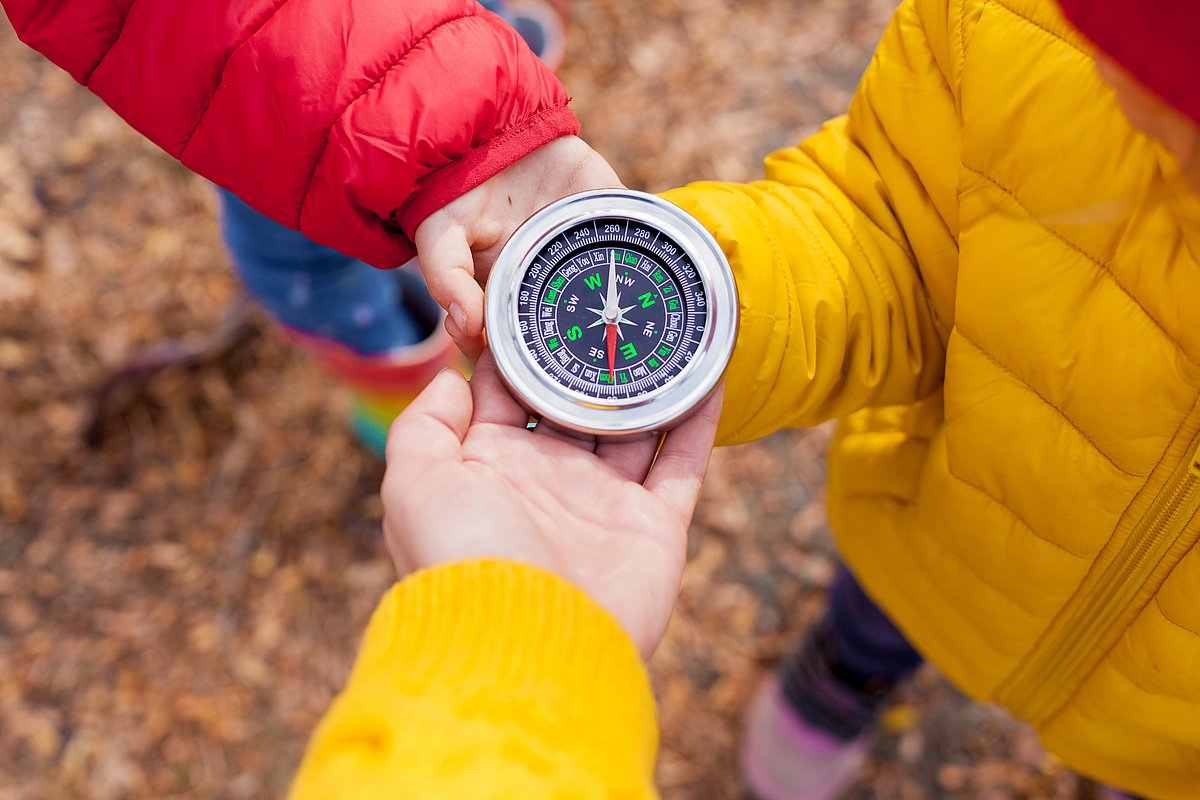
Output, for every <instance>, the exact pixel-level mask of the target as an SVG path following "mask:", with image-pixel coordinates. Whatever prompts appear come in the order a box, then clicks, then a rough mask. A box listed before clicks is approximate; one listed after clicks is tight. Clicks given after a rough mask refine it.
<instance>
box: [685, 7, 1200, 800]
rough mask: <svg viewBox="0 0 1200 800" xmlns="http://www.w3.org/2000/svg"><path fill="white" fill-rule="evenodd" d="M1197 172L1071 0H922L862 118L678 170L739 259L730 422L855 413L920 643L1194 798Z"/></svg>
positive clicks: (833, 517) (896, 577)
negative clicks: (1116, 75) (1149, 129)
mask: <svg viewBox="0 0 1200 800" xmlns="http://www.w3.org/2000/svg"><path fill="white" fill-rule="evenodd" d="M1177 168H1178V165H1177V164H1176V163H1175V162H1174V161H1173V160H1172V159H1171V158H1170V156H1168V155H1166V153H1165V151H1163V150H1161V149H1160V147H1159V146H1158V145H1157V144H1156V143H1154V142H1153V141H1152V140H1151V139H1149V138H1147V137H1146V136H1144V135H1142V134H1140V133H1138V132H1137V131H1136V130H1134V129H1133V128H1132V127H1131V126H1130V125H1129V123H1128V122H1127V121H1126V119H1125V118H1124V116H1123V115H1122V114H1121V112H1120V110H1119V108H1118V106H1117V103H1116V101H1115V99H1114V97H1113V94H1112V93H1111V92H1110V91H1109V90H1108V89H1107V88H1106V87H1105V85H1104V84H1103V83H1102V82H1101V80H1100V79H1099V78H1098V77H1097V75H1096V73H1095V70H1094V67H1093V64H1092V59H1091V56H1090V48H1089V47H1088V45H1087V44H1086V43H1085V42H1084V41H1083V40H1082V39H1081V37H1080V36H1079V35H1078V34H1077V33H1076V32H1074V31H1073V30H1072V29H1071V28H1070V27H1069V26H1068V24H1067V23H1066V22H1065V21H1064V20H1063V19H1062V18H1061V17H1060V15H1059V13H1058V10H1057V8H1056V7H1055V6H1054V5H1053V4H1052V3H1050V2H1039V0H1004V1H1003V2H997V1H995V0H949V1H948V0H910V1H909V2H906V3H905V4H904V6H903V7H902V8H901V9H900V11H899V12H898V13H897V15H896V17H895V19H894V20H893V22H892V24H891V26H890V28H889V30H888V31H887V33H886V34H885V36H884V39H883V41H882V43H881V45H880V47H879V49H878V52H877V54H876V56H875V59H874V61H873V63H872V65H871V66H870V68H869V70H868V72H867V74H866V76H865V78H864V80H863V83H862V86H861V87H860V89H859V91H858V94H857V96H856V97H855V99H854V102H853V104H852V106H851V109H850V113H849V115H848V116H847V117H845V118H843V119H839V120H835V121H834V122H832V123H830V124H829V125H827V126H826V127H825V128H824V129H823V130H822V131H821V132H820V133H819V134H817V135H816V136H814V137H813V138H811V139H809V140H808V141H806V142H804V143H803V144H802V145H801V146H800V147H799V148H796V149H792V150H787V151H784V152H781V153H777V154H775V155H774V156H772V157H771V158H770V159H768V161H767V180H766V181H763V182H759V183H755V184H751V185H749V186H734V185H724V184H712V183H708V184H695V185H693V186H690V187H687V188H685V189H681V190H677V191H675V192H671V193H669V194H668V195H667V196H668V197H669V199H671V200H673V201H674V202H676V203H678V204H680V205H682V206H684V207H685V208H687V209H689V210H690V211H692V212H693V213H694V214H696V215H697V216H698V217H699V218H700V219H701V220H702V221H703V222H704V223H705V224H706V226H707V227H709V228H710V229H711V230H712V231H713V232H714V233H715V234H716V235H717V236H718V237H719V240H720V241H721V243H722V246H723V247H724V249H725V251H726V253H727V254H728V255H729V256H730V258H731V260H732V261H733V263H734V264H735V269H736V270H737V271H738V273H739V286H740V288H741V292H742V313H743V315H744V317H743V319H744V322H743V328H742V331H741V337H740V339H739V343H738V347H737V351H736V353H735V356H734V363H733V364H732V365H731V368H730V380H729V390H728V394H727V396H726V418H725V420H724V423H723V425H724V427H723V438H724V441H726V442H732V441H744V440H748V439H752V438H755V437H758V436H762V435H764V434H767V433H770V432H771V431H774V430H776V429H779V428H783V427H786V426H796V425H809V424H812V423H815V422H817V421H820V420H823V419H826V418H829V417H839V416H841V417H846V418H845V420H844V421H843V422H842V424H841V427H840V429H839V433H838V435H837V438H836V440H835V443H834V447H833V450H832V453H831V456H830V481H829V483H830V485H829V497H828V501H829V515H830V521H831V525H832V527H833V530H834V533H835V536H836V538H837V541H838V545H839V547H840V549H841V551H842V553H843V555H844V557H845V559H846V560H847V562H848V563H849V564H850V566H851V567H852V569H853V570H854V572H855V573H856V574H857V576H858V577H859V578H860V580H861V581H862V583H863V585H864V586H865V587H866V589H867V590H868V591H869V592H870V593H871V594H872V595H873V596H874V597H875V599H876V600H877V601H878V602H879V603H880V605H881V606H882V607H883V608H885V609H886V610H887V612H888V613H889V614H890V615H892V616H893V618H894V619H895V620H896V622H897V624H898V625H899V626H900V627H901V628H902V629H903V630H904V631H905V633H906V634H907V635H908V636H909V637H911V639H912V641H913V643H914V644H915V645H916V646H917V647H918V648H919V649H920V650H921V651H922V652H923V653H924V654H925V655H926V656H927V657H928V658H929V659H930V660H931V661H932V662H934V663H935V664H936V665H937V666H938V667H940V668H941V669H942V670H943V671H944V672H945V673H946V674H947V675H948V676H949V677H950V678H951V679H952V680H954V681H955V682H956V683H957V684H958V685H959V686H961V687H962V688H964V689H965V690H966V691H968V692H969V693H970V694H972V695H973V696H975V697H977V698H980V699H985V700H992V701H996V702H999V703H1002V704H1004V705H1006V706H1008V707H1009V708H1010V709H1012V710H1013V712H1014V713H1016V714H1017V715H1019V716H1020V717H1022V718H1024V719H1027V720H1030V721H1031V722H1032V723H1033V724H1034V725H1036V727H1037V728H1038V730H1039V731H1040V733H1041V735H1042V738H1043V741H1044V742H1045V744H1046V746H1047V747H1048V748H1049V749H1050V750H1051V751H1052V752H1054V753H1055V754H1057V755H1058V756H1060V757H1061V758H1062V759H1063V760H1064V761H1065V762H1066V763H1067V764H1069V765H1072V766H1074V767H1076V768H1078V769H1080V770H1082V771H1084V772H1086V773H1088V774H1091V775H1093V776H1096V777H1098V778H1101V779H1103V780H1106V781H1109V782H1111V783H1113V784H1116V785H1118V786H1122V787H1125V788H1128V789H1131V790H1134V791H1137V792H1140V793H1143V794H1146V795H1148V796H1152V797H1156V798H1160V797H1161V798H1181V800H1182V799H1183V798H1189V799H1193V798H1197V797H1200V549H1197V547H1196V541H1197V536H1198V534H1200V519H1196V516H1197V515H1196V513H1195V512H1196V509H1197V505H1198V504H1200V478H1198V476H1200V463H1198V462H1197V455H1196V450H1197V444H1198V443H1200V405H1198V404H1197V399H1198V394H1200V324H1197V310H1198V309H1200V263H1197V261H1198V257H1200V197H1197V196H1196V195H1194V194H1192V193H1190V192H1189V191H1188V189H1187V187H1186V184H1184V183H1183V182H1182V179H1181V178H1180V177H1179V176H1178V174H1177ZM864 408H865V409H867V410H860V409H864ZM847 415H849V416H847Z"/></svg>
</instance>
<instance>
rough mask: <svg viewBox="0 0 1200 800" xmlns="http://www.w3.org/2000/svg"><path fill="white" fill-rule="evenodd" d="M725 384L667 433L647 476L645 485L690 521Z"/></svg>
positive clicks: (706, 464)
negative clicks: (684, 420) (688, 417)
mask: <svg viewBox="0 0 1200 800" xmlns="http://www.w3.org/2000/svg"><path fill="white" fill-rule="evenodd" d="M724 394H725V387H724V384H722V385H721V386H720V387H718V389H717V390H716V391H715V392H713V394H712V396H711V397H709V398H708V399H707V400H705V401H704V404H703V405H701V406H700V408H698V409H697V410H696V413H695V414H693V415H692V417H691V418H690V419H689V420H687V421H686V422H684V423H683V424H682V425H680V426H679V427H678V428H675V429H674V430H672V431H671V432H669V433H668V434H667V437H666V440H665V441H664V442H663V446H662V448H661V449H660V450H659V451H658V457H657V458H656V459H654V465H653V466H652V467H651V468H650V473H649V474H648V475H647V476H646V483H645V486H646V488H647V489H648V490H649V491H650V492H652V493H653V494H655V495H657V496H658V497H659V498H660V499H661V500H663V501H664V502H666V503H667V505H669V506H671V507H672V508H673V509H675V511H677V512H678V513H679V514H680V516H681V517H682V518H683V519H684V520H685V521H690V520H691V518H692V512H693V511H694V510H695V508H696V501H697V500H698V499H699V498H700V486H701V484H702V483H703V482H704V473H705V471H706V470H707V469H708V457H709V455H710V454H711V453H712V447H713V440H714V439H715V438H716V435H717V423H718V422H719V421H720V418H721V401H722V400H723V399H724Z"/></svg>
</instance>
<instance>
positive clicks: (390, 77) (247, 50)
mask: <svg viewBox="0 0 1200 800" xmlns="http://www.w3.org/2000/svg"><path fill="white" fill-rule="evenodd" d="M0 2H2V3H3V6H4V9H5V11H6V12H7V13H8V17H9V19H10V20H11V21H12V24H13V27H14V28H15V29H16V31H17V35H18V36H19V37H20V38H21V40H22V41H24V42H25V43H26V44H28V45H30V46H31V47H33V48H34V49H36V50H38V51H40V52H41V53H43V54H44V55H45V56H46V57H47V58H49V59H50V60H51V61H53V62H54V63H56V64H58V65H59V66H61V67H62V68H63V69H65V70H67V71H68V72H70V73H71V75H72V76H73V77H74V78H75V80H77V81H79V82H80V83H82V84H83V85H84V86H86V87H87V88H88V89H90V90H91V91H93V92H95V93H96V94H97V95H98V96H99V97H100V98H101V99H103V100H104V102H106V103H108V105H110V106H111V107H112V108H113V109H114V110H115V111H116V112H117V113H118V114H120V115H121V116H122V117H124V118H125V119H126V120H127V121H128V122H129V124H130V125H132V126H133V127H134V128H136V129H137V130H138V131H140V132H141V133H143V134H145V135H146V136H147V137H149V138H150V139H151V140H152V141H154V142H155V143H156V144H158V145H159V146H160V147H162V148H163V149H164V150H166V151H167V152H168V153H170V154H171V155H173V156H175V157H176V158H178V159H179V160H180V161H181V162H183V164H184V165H186V166H187V167H189V168H191V169H192V170H194V171H196V172H198V173H200V174H201V175H204V176H205V177H207V178H209V179H210V180H212V181H214V182H215V183H217V184H220V185H221V186H224V187H226V188H227V189H230V190H231V191H233V192H234V193H235V194H237V195H239V196H240V197H242V198H243V199H244V200H246V202H248V203H249V204H250V205H252V206H254V207H255V208H257V209H259V210H260V211H262V212H263V213H265V214H267V215H269V216H271V217H272V218H274V219H276V220H278V221H279V222H282V223H284V224H285V225H288V226H289V227H292V228H298V229H299V230H301V231H302V232H304V233H305V234H306V235H307V236H308V237H309V238H311V239H313V240H315V241H317V242H320V243H322V244H327V245H330V246H332V247H335V248H337V249H338V250H341V251H342V252H344V253H347V254H349V255H352V256H355V257H358V258H361V259H363V260H364V261H366V262H368V263H370V264H374V265H375V266H378V267H392V266H396V265H398V264H401V263H403V262H404V261H406V260H408V259H409V258H411V257H412V255H413V246H412V233H413V231H414V230H415V229H416V227H417V225H419V224H420V223H421V222H422V221H423V220H424V219H425V217H427V216H428V215H429V214H431V213H433V212H434V211H436V210H437V209H439V208H441V207H442V206H443V205H445V204H446V203H448V202H450V201H451V200H453V199H454V198H456V197H458V196H459V195H461V194H463V193H464V192H466V191H468V190H469V189H471V188H473V187H475V186H477V185H479V184H480V183H482V182H483V181H485V180H487V179H488V178H490V177H491V176H493V175H495V174H496V173H497V172H499V171H500V170H502V169H504V168H505V167H507V166H509V165H510V164H512V163H514V162H515V161H518V160H519V159H521V158H522V157H524V156H525V155H528V154H529V153H530V152H532V151H533V150H535V149H537V148H538V147H540V146H541V145H543V144H546V143H547V142H550V141H552V140H553V139H555V138H557V137H559V136H564V135H568V134H573V133H576V132H577V131H578V129H579V125H578V122H577V121H576V119H575V117H574V115H573V114H572V113H571V111H570V110H569V109H568V108H567V100H568V98H567V96H566V92H565V91H564V89H563V87H562V84H560V83H559V81H558V79H557V78H555V76H554V74H553V73H551V72H550V71H549V70H548V69H547V68H546V67H545V66H544V65H543V64H542V63H541V62H540V61H538V59H537V57H536V56H534V55H533V53H532V52H530V50H529V48H528V47H526V46H525V43H524V42H523V41H522V40H521V38H520V37H519V36H518V35H517V34H516V32H515V31H513V30H512V29H511V28H510V27H509V26H508V25H506V24H505V23H504V21H503V20H501V19H500V18H499V17H497V16H495V15H494V14H491V13H489V12H488V11H486V10H484V9H483V8H482V7H480V6H479V5H478V4H477V3H475V2H474V1H473V0H403V2H394V1H393V0H186V1H185V2H181V1H180V0H0Z"/></svg>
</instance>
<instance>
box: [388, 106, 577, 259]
mask: <svg viewBox="0 0 1200 800" xmlns="http://www.w3.org/2000/svg"><path fill="white" fill-rule="evenodd" d="M577 133H579V120H578V119H576V118H575V113H574V112H573V111H571V109H570V108H568V107H567V106H565V105H561V106H552V107H550V108H548V109H546V110H545V111H542V112H541V113H539V114H536V115H535V116H533V117H530V118H529V119H528V120H526V121H525V122H524V123H522V124H521V125H519V126H517V127H515V128H512V129H511V130H508V131H505V132H504V133H503V134H502V135H500V136H497V137H495V138H494V139H490V140H489V141H487V142H485V143H483V144H482V145H480V146H479V147H476V148H475V149H474V150H472V151H470V152H469V153H467V154H466V155H465V156H463V157H462V158H460V159H458V160H456V161H453V162H451V163H449V164H447V165H446V166H444V167H442V168H441V169H439V170H437V171H436V172H433V173H430V174H429V175H428V176H426V177H425V179H424V180H422V181H421V184H420V186H419V187H418V189H417V191H416V192H414V193H413V194H412V196H411V197H409V200H408V202H407V203H405V204H404V206H403V207H402V208H401V209H400V211H399V213H398V214H397V215H396V221H397V222H398V223H399V224H400V227H401V228H402V229H403V230H404V233H405V234H407V235H408V238H409V239H412V238H413V235H414V233H415V231H416V230H417V226H419V225H420V224H421V223H422V222H424V221H425V218H426V217H428V216H429V215H430V214H432V213H433V212H435V211H437V210H438V209H440V208H442V207H443V206H445V205H446V204H447V203H449V202H451V201H452V200H455V199H457V198H459V197H461V196H462V195H464V194H466V193H467V192H469V191H470V190H472V189H474V188H475V187H476V186H478V185H479V184H481V183H483V182H484V181H486V180H487V179H488V178H491V177H492V176H494V175H496V174H497V173H499V172H500V171H502V170H503V169H505V168H506V167H510V166H512V165H513V164H515V163H517V162H518V161H520V160H521V159H522V158H524V157H525V156H527V155H529V154H530V153H532V152H533V151H534V150H537V149H538V148H539V147H541V146H542V145H545V144H549V143H550V142H552V141H554V140H555V139H558V138H559V137H561V136H574V135H575V134H577Z"/></svg>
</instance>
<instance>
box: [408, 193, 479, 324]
mask: <svg viewBox="0 0 1200 800" xmlns="http://www.w3.org/2000/svg"><path fill="white" fill-rule="evenodd" d="M413 240H414V243H415V244H416V246H417V261H418V263H419V264H420V265H421V272H422V273H423V274H424V275H425V282H426V283H428V284H429V291H430V293H431V294H432V295H433V298H434V299H435V300H437V302H438V305H440V306H441V307H442V308H444V309H446V313H448V314H449V315H450V318H451V319H452V320H454V323H455V325H456V327H457V328H458V330H459V331H461V332H462V334H463V335H464V336H465V337H467V338H474V337H477V336H479V335H480V334H481V333H482V332H483V289H482V288H481V287H480V286H479V283H478V281H476V280H475V260H474V257H473V256H472V254H471V244H470V242H469V241H468V240H467V231H466V229H464V228H463V226H462V225H459V224H456V223H453V222H451V221H450V220H449V218H448V217H446V216H443V215H442V214H440V213H438V214H433V215H432V216H430V217H429V218H428V219H426V220H425V221H424V222H422V223H421V224H420V226H418V228H417V230H416V232H415V233H414V235H413Z"/></svg>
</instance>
